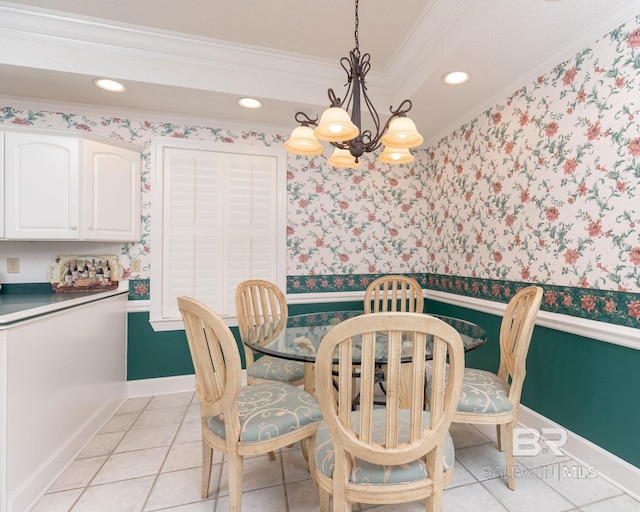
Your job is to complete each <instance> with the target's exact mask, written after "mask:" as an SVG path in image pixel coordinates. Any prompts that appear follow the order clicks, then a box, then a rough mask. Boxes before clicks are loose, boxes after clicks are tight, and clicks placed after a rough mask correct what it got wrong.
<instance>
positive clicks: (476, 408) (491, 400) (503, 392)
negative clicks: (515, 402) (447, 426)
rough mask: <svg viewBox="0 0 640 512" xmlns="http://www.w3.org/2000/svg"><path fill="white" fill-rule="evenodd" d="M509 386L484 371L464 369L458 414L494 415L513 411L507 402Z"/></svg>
mask: <svg viewBox="0 0 640 512" xmlns="http://www.w3.org/2000/svg"><path fill="white" fill-rule="evenodd" d="M509 388H510V386H509V384H508V383H507V382H505V381H503V380H502V379H500V378H498V376H497V375H495V374H493V373H491V372H487V371H484V370H476V369H474V368H466V369H465V371H464V379H463V380H462V391H461V392H460V400H459V402H458V412H471V413H476V414H496V413H500V412H509V411H511V410H512V409H513V406H512V405H511V402H509Z"/></svg>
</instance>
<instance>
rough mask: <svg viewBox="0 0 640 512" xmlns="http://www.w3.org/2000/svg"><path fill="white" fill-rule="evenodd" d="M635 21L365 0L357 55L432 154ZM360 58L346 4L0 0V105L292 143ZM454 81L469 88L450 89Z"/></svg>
mask: <svg viewBox="0 0 640 512" xmlns="http://www.w3.org/2000/svg"><path fill="white" fill-rule="evenodd" d="M52 7H53V9H52ZM634 14H640V0H607V1H606V2H603V1H602V0H482V1H474V0H402V2H398V1H397V0H361V1H360V8H359V19H360V25H359V31H358V32H359V46H360V50H361V52H362V53H365V52H368V53H370V54H371V63H372V69H371V71H370V73H369V75H368V76H367V84H368V86H369V92H370V93H371V97H372V99H373V102H374V105H375V107H376V109H377V110H378V111H379V113H380V114H381V115H382V114H384V113H385V112H388V109H389V107H390V106H393V107H397V106H398V105H399V104H400V103H401V102H402V100H404V99H405V98H410V99H411V100H412V103H413V109H412V111H411V113H410V114H409V115H410V117H411V118H413V119H414V121H415V122H416V125H417V126H418V129H419V131H420V132H421V133H422V134H423V135H424V136H425V145H428V144H431V143H433V142H435V141H437V139H438V138H439V137H441V136H444V135H446V134H447V133H449V132H450V131H452V130H454V129H456V128H457V127H459V126H460V125H461V124H463V123H464V122H466V121H468V120H469V119H471V118H472V117H474V116H476V115H478V114H479V113H481V112H482V111H483V110H485V109H487V108H489V107H491V106H492V105H493V104H495V103H496V102H498V101H502V100H504V98H505V97H506V96H508V95H509V94H511V93H512V92H514V91H515V90H516V89H518V88H519V87H521V86H523V85H525V84H526V83H528V82H529V81H530V80H532V79H534V78H535V77H537V76H538V75H540V74H542V73H545V72H547V71H549V70H550V69H551V68H552V67H553V66H554V65H555V64H558V63H559V62H561V61H562V60H564V59H566V58H569V57H571V56H573V54H574V53H575V52H576V51H578V50H580V49H581V48H583V47H585V46H587V45H589V44H591V43H592V42H593V41H595V40H596V39H597V38H599V37H601V36H602V35H604V34H606V33H607V32H608V31H610V30H611V29H613V28H615V27H616V26H617V25H619V24H620V23H622V22H624V21H626V20H627V19H629V18H630V17H631V16H633V15H634ZM353 47H354V4H353V2H352V1H348V0H321V1H318V0H316V1H311V0H269V1H265V0H189V1H187V2H176V1H175V0H136V1H131V0H110V1H109V2H96V1H93V2H87V1H86V0H55V1H54V2H52V1H51V0H17V1H14V2H4V1H1V0H0V97H1V98H3V99H5V100H11V101H13V102H14V103H13V104H15V105H16V106H19V105H20V102H22V104H25V105H35V106H37V105H38V104H40V103H42V102H50V103H53V102H55V103H56V104H58V103H62V104H70V105H73V106H74V107H76V108H81V109H83V111H87V110H90V111H95V112H99V113H104V114H110V115H113V114H116V113H118V112H122V113H125V112H130V111H132V110H135V111H142V112H144V113H145V115H148V116H151V117H154V116H156V117H157V118H158V119H162V120H165V121H166V120H168V117H169V116H170V117H172V118H175V119H185V120H186V119H189V120H191V121H192V122H193V121H194V120H198V119H203V120H204V119H208V120H220V121H226V122H229V123H237V124H239V125H242V127H243V128H245V129H251V127H255V128H256V129H260V128H263V127H265V126H266V127H274V128H276V129H283V130H286V131H287V132H288V131H289V129H290V128H292V127H293V126H294V125H295V122H294V120H293V116H294V114H295V112H296V111H298V110H301V109H304V110H305V111H308V112H313V113H317V114H319V113H321V112H322V110H323V109H324V108H326V106H328V99H327V89H328V88H329V87H332V88H333V89H334V90H335V92H336V95H337V96H339V97H341V96H342V95H343V92H344V84H345V81H346V75H345V73H344V71H343V70H342V68H341V67H340V64H339V61H340V59H341V58H342V57H344V56H346V55H348V53H349V51H350V50H351V49H352V48H353ZM456 69H464V70H466V71H468V72H470V73H471V80H470V81H469V82H467V83H466V84H464V85H459V86H446V85H445V84H444V83H443V82H442V80H441V78H442V76H443V75H444V74H445V73H446V72H448V71H451V70H456ZM98 76H108V77H110V78H116V79H119V80H121V81H123V82H124V83H125V84H126V86H127V91H126V92H125V93H122V94H109V93H105V92H104V91H101V90H99V89H97V88H96V87H95V86H93V84H92V80H93V78H95V77H98ZM241 95H251V96H254V97H257V98H259V99H261V100H262V101H263V103H264V108H262V109H261V110H257V111H249V110H245V109H241V108H240V107H239V106H238V105H237V104H236V99H237V98H238V97H239V96H241ZM34 102H36V103H34Z"/></svg>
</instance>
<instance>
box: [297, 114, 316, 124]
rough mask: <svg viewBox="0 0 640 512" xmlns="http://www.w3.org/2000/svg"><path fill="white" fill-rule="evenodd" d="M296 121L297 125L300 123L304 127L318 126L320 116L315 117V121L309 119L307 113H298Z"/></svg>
mask: <svg viewBox="0 0 640 512" xmlns="http://www.w3.org/2000/svg"><path fill="white" fill-rule="evenodd" d="M294 119H295V120H296V122H297V123H300V124H301V125H302V126H309V125H311V126H318V116H315V117H314V118H313V119H312V118H311V117H309V116H308V115H307V114H306V113H305V112H296V115H295V116H294Z"/></svg>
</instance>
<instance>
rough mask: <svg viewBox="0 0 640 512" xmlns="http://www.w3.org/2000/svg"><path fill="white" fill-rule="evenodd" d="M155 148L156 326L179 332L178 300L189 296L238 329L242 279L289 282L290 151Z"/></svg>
mask: <svg viewBox="0 0 640 512" xmlns="http://www.w3.org/2000/svg"><path fill="white" fill-rule="evenodd" d="M154 146H155V147H154V155H155V158H156V163H155V165H156V170H157V173H156V175H155V178H156V179H155V180H154V181H153V191H152V193H153V206H154V210H153V217H152V238H151V240H152V241H151V247H152V252H151V263H152V268H151V314H150V320H151V324H152V325H153V328H154V329H155V330H173V329H182V319H181V317H180V311H179V310H178V305H177V302H176V298H177V297H179V296H180V295H189V296H192V297H196V298H197V299H199V300H201V301H203V302H204V303H206V304H208V305H209V306H211V307H212V308H213V309H214V310H215V311H216V312H217V313H219V314H220V315H222V316H223V317H225V318H227V320H228V322H229V323H230V324H231V325H234V324H235V289H236V287H237V286H238V284H239V283H240V282H241V281H244V280H245V279H267V280H269V281H271V282H274V283H276V284H277V285H278V286H280V287H281V288H283V289H284V287H285V285H286V276H285V274H286V263H285V252H286V207H285V199H286V154H285V153H284V151H282V150H273V149H270V148H256V147H253V146H242V145H236V144H222V143H211V142H202V141H186V140H180V141H171V142H167V141H157V142H154Z"/></svg>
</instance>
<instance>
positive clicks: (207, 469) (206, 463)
mask: <svg viewBox="0 0 640 512" xmlns="http://www.w3.org/2000/svg"><path fill="white" fill-rule="evenodd" d="M212 460H213V448H211V447H210V446H209V445H208V444H207V443H205V442H204V441H202V491H201V495H202V497H203V498H206V497H207V496H208V495H209V482H210V481H211V462H212Z"/></svg>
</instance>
